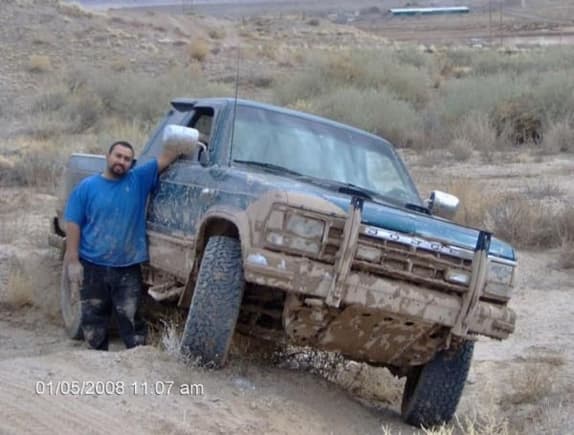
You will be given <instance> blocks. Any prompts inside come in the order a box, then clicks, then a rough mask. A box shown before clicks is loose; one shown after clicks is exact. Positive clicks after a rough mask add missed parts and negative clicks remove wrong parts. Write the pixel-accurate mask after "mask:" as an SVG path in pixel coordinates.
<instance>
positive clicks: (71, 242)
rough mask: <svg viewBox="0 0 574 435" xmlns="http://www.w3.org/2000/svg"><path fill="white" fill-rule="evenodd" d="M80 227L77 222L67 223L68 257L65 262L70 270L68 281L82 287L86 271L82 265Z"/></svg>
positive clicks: (65, 257) (66, 256)
mask: <svg viewBox="0 0 574 435" xmlns="http://www.w3.org/2000/svg"><path fill="white" fill-rule="evenodd" d="M79 246H80V226H79V225H78V224H77V223H75V222H67V223H66V255H65V256H64V262H65V263H66V265H67V266H66V267H67V269H68V280H69V281H70V282H71V283H76V284H78V285H79V286H81V285H82V281H83V278H84V269H83V267H82V263H80V255H79V252H78V251H79Z"/></svg>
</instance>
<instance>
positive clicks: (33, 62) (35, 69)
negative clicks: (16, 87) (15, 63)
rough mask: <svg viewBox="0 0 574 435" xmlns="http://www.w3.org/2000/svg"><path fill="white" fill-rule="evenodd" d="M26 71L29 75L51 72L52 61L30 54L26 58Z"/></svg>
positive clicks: (45, 57) (48, 58) (42, 56)
mask: <svg viewBox="0 0 574 435" xmlns="http://www.w3.org/2000/svg"><path fill="white" fill-rule="evenodd" d="M26 70H27V71H28V72H31V73H35V74H41V73H47V72H50V71H52V61H51V59H50V56H45V55H40V54H32V55H31V56H30V57H29V58H28V64H27V65H26Z"/></svg>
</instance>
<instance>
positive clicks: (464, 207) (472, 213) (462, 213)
mask: <svg viewBox="0 0 574 435" xmlns="http://www.w3.org/2000/svg"><path fill="white" fill-rule="evenodd" d="M445 190H446V191H447V192H449V193H451V194H453V195H455V196H457V197H458V199H459V200H460V208H459V210H458V213H457V215H456V217H455V221H456V222H458V223H460V224H462V225H466V226H470V227H475V228H479V227H484V226H485V224H486V222H487V220H488V211H489V210H490V209H491V208H492V207H495V206H497V205H498V204H499V203H501V202H502V201H503V195H502V194H501V193H500V192H489V195H485V194H484V186H483V185H482V184H481V183H479V182H476V181H473V180H471V179H467V178H461V179H458V180H454V181H452V182H451V183H449V184H448V185H447V186H446V189H445Z"/></svg>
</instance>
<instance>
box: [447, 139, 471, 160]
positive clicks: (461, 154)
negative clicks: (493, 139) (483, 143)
mask: <svg viewBox="0 0 574 435" xmlns="http://www.w3.org/2000/svg"><path fill="white" fill-rule="evenodd" d="M472 148H473V144H472V141H470V140H469V139H468V138H466V137H462V136H461V137H458V138H456V139H454V140H453V141H452V142H451V143H450V145H449V150H450V152H451V154H452V157H453V159H455V160H456V161H457V162H466V161H467V160H468V159H470V158H471V157H472Z"/></svg>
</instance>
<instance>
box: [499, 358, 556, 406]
mask: <svg viewBox="0 0 574 435" xmlns="http://www.w3.org/2000/svg"><path fill="white" fill-rule="evenodd" d="M511 382H512V389H511V392H509V393H508V394H506V396H505V397H503V399H502V400H503V402H504V403H510V404H512V405H521V404H525V403H526V404H528V403H537V402H540V401H541V400H542V399H544V398H545V397H547V396H549V395H550V394H551V393H552V392H553V390H554V375H553V371H552V370H551V369H548V367H547V366H546V365H545V364H528V365H526V366H524V367H522V368H521V369H520V370H517V371H515V372H514V373H513V376H512V380H511Z"/></svg>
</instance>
